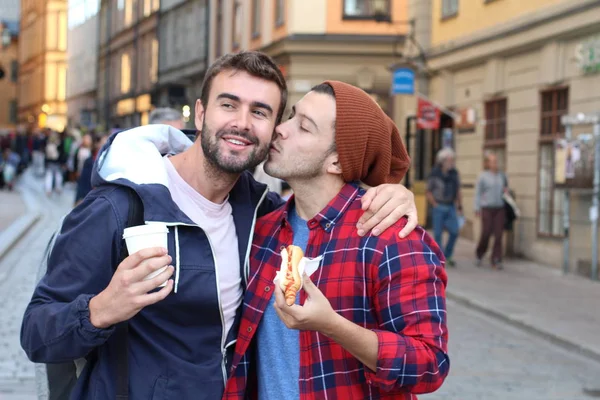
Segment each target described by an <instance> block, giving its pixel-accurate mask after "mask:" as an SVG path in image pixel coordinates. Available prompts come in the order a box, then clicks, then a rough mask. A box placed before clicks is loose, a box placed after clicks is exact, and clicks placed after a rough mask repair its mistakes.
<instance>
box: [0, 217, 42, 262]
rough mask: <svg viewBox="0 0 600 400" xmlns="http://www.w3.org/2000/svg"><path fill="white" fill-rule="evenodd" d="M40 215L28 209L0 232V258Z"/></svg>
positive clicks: (0, 258)
mask: <svg viewBox="0 0 600 400" xmlns="http://www.w3.org/2000/svg"><path fill="white" fill-rule="evenodd" d="M41 216H42V215H41V213H39V212H31V211H30V212H28V213H26V214H25V215H23V216H21V217H19V218H18V219H17V220H16V221H15V222H13V223H12V224H11V225H10V226H9V227H8V228H6V229H5V230H4V231H3V232H2V233H1V234H0V260H2V259H3V258H4V256H5V255H6V254H7V253H8V252H9V251H10V249H12V247H13V246H14V245H15V244H17V242H18V241H19V240H20V239H21V238H22V237H23V236H24V235H25V234H26V233H27V231H29V229H31V228H32V227H33V226H34V225H35V223H36V222H37V221H39V219H40V218H41Z"/></svg>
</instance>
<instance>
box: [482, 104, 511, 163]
mask: <svg viewBox="0 0 600 400" xmlns="http://www.w3.org/2000/svg"><path fill="white" fill-rule="evenodd" d="M485 122H486V123H485V140H484V142H483V147H484V149H485V150H486V151H487V152H491V153H494V154H495V155H496V158H497V159H498V167H499V168H500V169H501V170H505V166H506V99H505V98H504V99H495V100H490V101H487V102H486V103H485Z"/></svg>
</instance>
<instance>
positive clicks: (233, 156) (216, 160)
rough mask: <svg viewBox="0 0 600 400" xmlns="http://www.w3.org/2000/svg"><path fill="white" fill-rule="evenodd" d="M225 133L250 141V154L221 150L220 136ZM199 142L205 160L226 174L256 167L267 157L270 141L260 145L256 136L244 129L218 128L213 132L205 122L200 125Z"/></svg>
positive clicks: (238, 172)
mask: <svg viewBox="0 0 600 400" xmlns="http://www.w3.org/2000/svg"><path fill="white" fill-rule="evenodd" d="M225 135H235V136H239V137H241V138H244V139H245V140H247V141H249V142H250V143H252V145H253V149H252V151H251V152H250V154H248V155H247V156H243V155H242V154H241V152H238V151H235V150H228V151H223V150H222V149H221V148H220V147H219V145H220V141H221V140H222V137H223V136H225ZM200 144H201V145H202V151H203V152H204V156H205V157H206V160H207V161H208V162H209V163H210V164H211V165H212V166H213V167H216V168H217V169H218V170H220V171H222V172H226V173H228V174H241V173H242V172H244V171H245V170H247V169H253V168H254V167H256V166H257V165H258V164H260V163H261V162H262V161H263V160H264V159H265V158H266V157H267V154H268V153H269V145H270V143H264V144H262V145H261V143H260V142H259V140H258V138H256V136H254V135H251V134H250V133H249V132H245V131H238V130H235V129H220V130H218V131H217V132H215V133H213V132H212V131H211V130H210V129H209V128H208V126H206V122H205V123H204V124H203V125H202V131H201V132H200ZM225 153H229V154H225Z"/></svg>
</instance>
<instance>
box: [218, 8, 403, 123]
mask: <svg viewBox="0 0 600 400" xmlns="http://www.w3.org/2000/svg"><path fill="white" fill-rule="evenodd" d="M407 3H408V2H407V1H406V0H394V1H390V0H375V1H370V0H369V1H367V0H328V1H323V0H287V1H286V0H252V1H250V0H248V1H245V0H244V1H242V0H211V7H210V9H211V10H213V11H212V24H211V26H213V27H214V28H213V32H211V38H212V39H211V40H212V43H211V46H210V61H211V62H212V61H214V59H215V58H216V57H219V56H220V55H222V54H225V53H227V52H231V51H238V50H241V49H255V50H261V51H264V52H266V53H267V54H269V55H270V56H272V57H273V58H274V59H275V60H276V61H277V62H278V63H279V65H280V67H281V69H282V71H283V73H284V75H285V76H286V79H287V81H288V88H289V100H288V104H293V103H295V102H296V101H298V100H299V99H300V98H301V97H302V96H303V95H304V94H305V93H306V92H307V91H309V89H310V88H311V87H312V86H314V85H316V84H318V83H321V82H322V81H323V80H324V79H335V80H341V81H345V82H348V83H351V84H354V85H357V86H359V87H361V88H363V89H364V90H366V91H367V92H369V93H371V94H372V95H373V97H374V98H375V99H376V100H377V101H378V102H379V103H380V105H381V106H382V108H383V109H384V110H386V111H387V112H388V113H391V112H392V109H391V107H392V104H391V102H390V96H389V91H390V80H391V73H390V70H389V67H390V65H391V64H392V63H393V61H394V49H395V48H396V49H397V51H398V52H399V51H401V50H402V46H403V44H404V39H405V35H406V33H407V31H408V25H407V24H406V20H407V10H408V5H407ZM377 20H384V21H383V22H377ZM385 20H387V21H385ZM390 20H391V22H390ZM397 21H403V23H395V22H397Z"/></svg>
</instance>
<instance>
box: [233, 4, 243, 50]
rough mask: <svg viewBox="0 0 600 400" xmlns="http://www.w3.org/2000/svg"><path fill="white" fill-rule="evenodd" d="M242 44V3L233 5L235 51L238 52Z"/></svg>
mask: <svg viewBox="0 0 600 400" xmlns="http://www.w3.org/2000/svg"><path fill="white" fill-rule="evenodd" d="M241 43H242V3H240V2H239V1H236V2H235V3H234V5H233V46H232V47H233V49H234V50H237V49H238V48H239V47H240V45H241Z"/></svg>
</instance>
